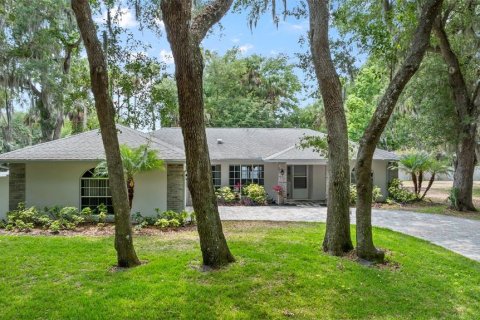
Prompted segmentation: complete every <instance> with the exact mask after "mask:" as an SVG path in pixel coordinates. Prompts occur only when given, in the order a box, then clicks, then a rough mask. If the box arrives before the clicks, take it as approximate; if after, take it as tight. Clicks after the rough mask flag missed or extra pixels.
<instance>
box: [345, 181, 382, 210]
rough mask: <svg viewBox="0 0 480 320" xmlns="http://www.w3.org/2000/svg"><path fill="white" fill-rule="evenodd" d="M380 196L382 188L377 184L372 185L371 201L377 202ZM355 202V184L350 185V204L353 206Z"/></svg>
mask: <svg viewBox="0 0 480 320" xmlns="http://www.w3.org/2000/svg"><path fill="white" fill-rule="evenodd" d="M381 197H382V189H380V187H378V186H373V189H372V203H375V202H378V199H380V198H381ZM356 203H357V186H356V185H354V184H351V185H350V205H351V206H354V205H355V204H356Z"/></svg>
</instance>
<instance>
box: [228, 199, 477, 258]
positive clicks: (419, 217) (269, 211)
mask: <svg viewBox="0 0 480 320" xmlns="http://www.w3.org/2000/svg"><path fill="white" fill-rule="evenodd" d="M219 211H220V216H221V218H222V220H264V221H306V222H325V220H326V217H327V208H325V207H308V206H284V207H277V206H262V207H243V206H238V207H234V206H232V207H230V206H220V207H219ZM351 221H352V222H354V221H355V209H352V213H351ZM372 224H373V225H374V226H377V227H382V228H387V229H390V230H394V231H398V232H401V233H405V234H408V235H411V236H414V237H417V238H421V239H424V240H427V241H430V242H432V243H434V244H437V245H439V246H442V247H444V248H447V249H449V250H451V251H454V252H456V253H459V254H461V255H463V256H465V257H468V258H470V259H473V260H476V261H480V236H478V232H479V230H480V220H470V219H463V218H457V217H450V216H443V215H436V214H427V213H417V212H410V211H396V210H376V209H372Z"/></svg>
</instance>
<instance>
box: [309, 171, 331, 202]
mask: <svg viewBox="0 0 480 320" xmlns="http://www.w3.org/2000/svg"><path fill="white" fill-rule="evenodd" d="M310 167H311V170H310V171H309V172H311V174H312V179H311V180H310V179H309V180H310V181H311V188H310V191H309V192H310V199H311V200H325V199H326V198H327V190H326V186H327V181H326V178H327V166H326V165H312V166H310ZM309 187H310V186H309Z"/></svg>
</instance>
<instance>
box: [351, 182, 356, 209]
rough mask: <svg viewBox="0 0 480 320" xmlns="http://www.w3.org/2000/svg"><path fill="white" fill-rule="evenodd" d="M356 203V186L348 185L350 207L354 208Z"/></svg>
mask: <svg viewBox="0 0 480 320" xmlns="http://www.w3.org/2000/svg"><path fill="white" fill-rule="evenodd" d="M356 202H357V186H356V185H354V184H351V185H350V205H351V206H354V205H355V203H356Z"/></svg>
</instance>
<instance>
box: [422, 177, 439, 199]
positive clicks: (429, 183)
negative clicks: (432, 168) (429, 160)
mask: <svg viewBox="0 0 480 320" xmlns="http://www.w3.org/2000/svg"><path fill="white" fill-rule="evenodd" d="M434 181H435V172H432V176H431V177H430V180H429V181H428V185H427V188H426V189H425V192H424V193H423V195H422V197H421V198H420V200H423V198H425V195H426V194H427V192H428V190H430V188H431V187H432V185H433V182H434Z"/></svg>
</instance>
